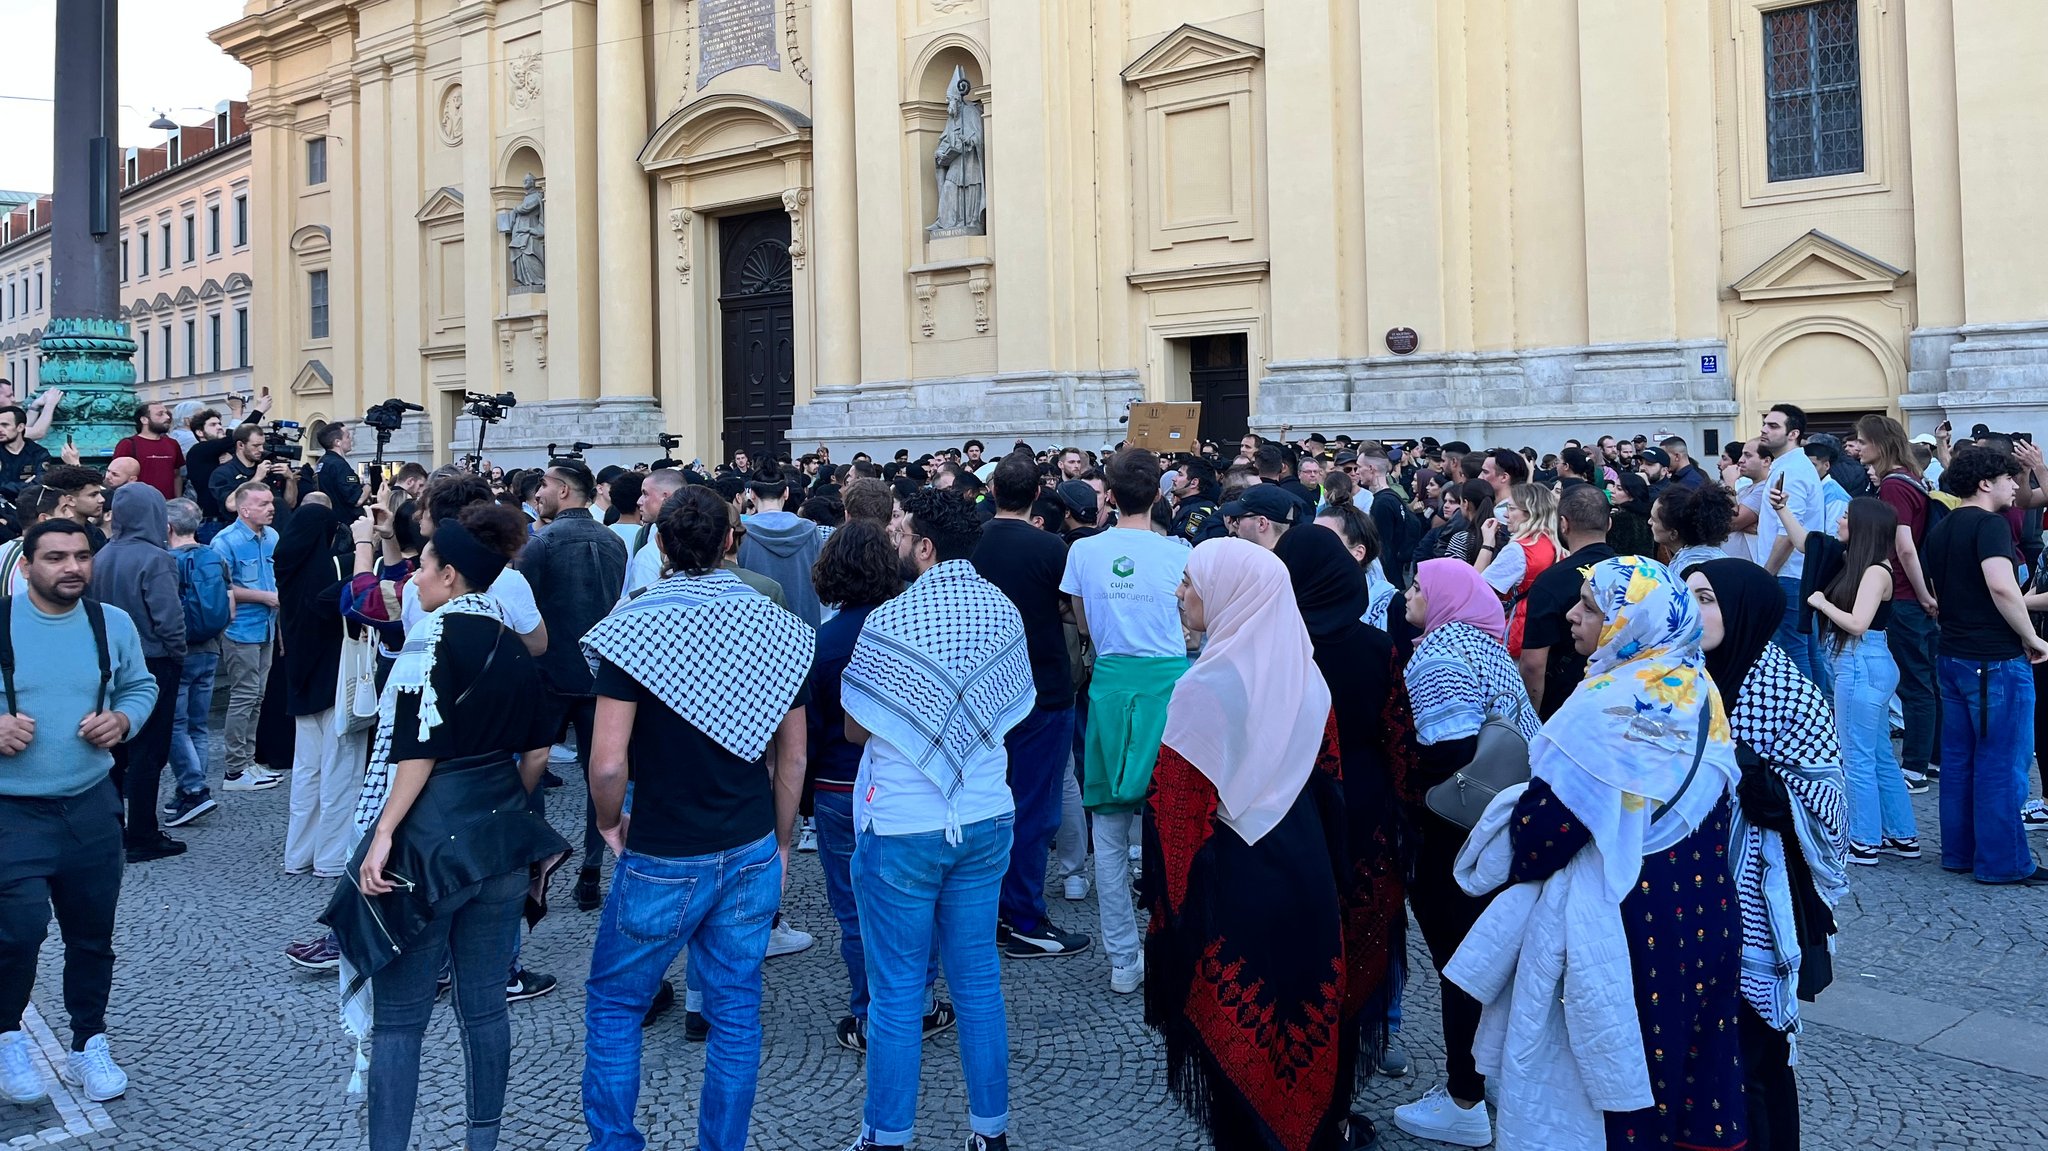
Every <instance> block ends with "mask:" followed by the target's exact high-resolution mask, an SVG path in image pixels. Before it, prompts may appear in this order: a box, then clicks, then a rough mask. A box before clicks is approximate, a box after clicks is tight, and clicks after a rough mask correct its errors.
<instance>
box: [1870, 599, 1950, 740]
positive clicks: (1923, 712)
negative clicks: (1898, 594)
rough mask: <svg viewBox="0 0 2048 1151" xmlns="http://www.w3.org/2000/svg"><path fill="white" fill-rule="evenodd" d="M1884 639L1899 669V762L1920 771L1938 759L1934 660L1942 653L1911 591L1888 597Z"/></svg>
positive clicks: (1936, 632)
mask: <svg viewBox="0 0 2048 1151" xmlns="http://www.w3.org/2000/svg"><path fill="white" fill-rule="evenodd" d="M1884 638H1885V643H1886V644H1887V645H1889V646H1890V647H1891V649H1892V662H1893V663H1895V664H1897V665H1898V668H1899V711H1900V713H1901V716H1902V717H1903V718H1904V720H1905V724H1904V726H1905V729H1906V738H1905V741H1904V743H1903V744H1902V745H1901V746H1900V748H1899V766H1901V767H1903V768H1905V769H1906V770H1907V771H1917V772H1923V773H1924V772H1925V771H1926V770H1927V765H1928V764H1930V763H1940V762H1941V682H1940V681H1939V679H1937V678H1936V676H1935V674H1934V662H1935V660H1936V659H1937V658H1938V657H1939V656H1940V654H1941V625H1940V624H1937V623H1935V622H1934V617H1933V616H1930V615H1928V614H1927V609H1926V608H1924V607H1921V606H1920V601H1919V600H1916V599H1914V598H1912V597H1911V596H1908V597H1906V598H1905V599H1895V600H1893V601H1892V623H1891V626H1890V627H1889V628H1886V629H1885V633H1884Z"/></svg>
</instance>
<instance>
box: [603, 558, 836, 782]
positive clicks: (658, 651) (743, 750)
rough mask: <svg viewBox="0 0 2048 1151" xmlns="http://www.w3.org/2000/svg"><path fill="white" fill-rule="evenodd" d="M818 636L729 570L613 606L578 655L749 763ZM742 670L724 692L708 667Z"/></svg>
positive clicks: (668, 583) (662, 586)
mask: <svg viewBox="0 0 2048 1151" xmlns="http://www.w3.org/2000/svg"><path fill="white" fill-rule="evenodd" d="M817 644H818V633H817V632H816V631H813V630H812V629H811V626H810V625H809V624H807V623H805V622H804V621H803V620H801V619H798V618H797V617H796V616H795V615H794V614H792V613H790V612H788V611H785V610H784V609H782V608H779V607H777V606H775V603H774V601H773V600H770V599H769V598H768V597H767V596H764V595H762V594H761V593H760V592H757V591H755V590H754V589H753V588H750V587H748V586H747V585H746V584H744V583H742V582H741V581H740V579H739V577H738V576H735V575H733V574H732V573H731V572H729V571H724V570H718V571H713V572H710V573H708V574H705V575H695V576H693V575H672V576H669V577H668V578H667V579H664V580H662V581H661V582H660V583H657V584H655V585H654V586H652V587H650V588H648V589H647V590H646V591H644V592H641V593H640V594H639V595H638V596H636V597H634V598H633V599H631V600H628V601H626V602H625V603H622V604H620V605H619V606H618V607H617V608H615V609H613V611H612V613H611V614H610V615H608V616H606V617H605V618H603V619H602V620H599V621H598V622H597V626H595V627H593V628H591V629H590V632H589V634H588V635H585V636H584V637H583V654H584V657H585V658H586V659H588V660H589V661H590V665H591V668H592V669H593V670H595V669H596V667H597V663H598V661H599V660H604V661H606V662H609V663H611V664H614V665H615V666H617V667H618V668H619V669H620V670H622V671H624V672H625V673H626V674H627V675H629V676H632V677H633V680H634V682H636V683H638V684H640V685H641V686H642V687H645V688H646V689H647V690H648V691H651V692H653V693H654V696H655V698H656V699H659V700H660V701H661V702H662V703H663V704H665V705H667V707H668V708H669V710H671V711H673V712H675V713H676V714H677V715H679V716H681V717H683V719H684V720H685V721H686V722H688V723H689V724H690V726H692V727H694V728H696V729H697V730H698V731H701V732H703V733H704V734H705V735H706V736H707V737H709V738H710V739H711V741H712V742H714V743H716V744H718V745H719V746H720V747H722V748H724V749H725V750H727V751H729V752H731V753H733V754H734V755H736V756H739V757H740V758H741V759H747V760H754V759H759V758H761V756H762V755H763V754H764V753H765V752H766V751H767V750H768V742H769V740H770V739H772V738H774V735H775V729H776V727H777V726H779V725H780V724H781V723H782V717H783V716H785V715H787V714H788V713H789V705H790V701H791V700H793V699H795V698H796V694H797V689H798V688H799V687H801V686H802V685H803V681H804V680H805V679H806V678H807V677H809V675H810V674H811V658H812V656H813V655H814V654H815V652H816V650H817ZM730 668H745V669H746V670H747V676H748V679H747V686H748V688H749V689H750V690H745V691H734V690H733V684H732V678H731V676H729V675H724V674H712V673H713V672H715V671H717V670H718V669H730Z"/></svg>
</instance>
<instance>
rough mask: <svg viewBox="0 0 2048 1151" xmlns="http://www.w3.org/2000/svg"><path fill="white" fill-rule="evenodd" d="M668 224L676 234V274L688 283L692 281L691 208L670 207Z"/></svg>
mask: <svg viewBox="0 0 2048 1151" xmlns="http://www.w3.org/2000/svg"><path fill="white" fill-rule="evenodd" d="M668 226H669V227H670V228H671V229H672V230H674V232H675V234H676V274H677V275H679V276H681V277H682V278H683V283H685V284H687V283H689V282H690V210H689V209H688V208H670V209H669V212H668Z"/></svg>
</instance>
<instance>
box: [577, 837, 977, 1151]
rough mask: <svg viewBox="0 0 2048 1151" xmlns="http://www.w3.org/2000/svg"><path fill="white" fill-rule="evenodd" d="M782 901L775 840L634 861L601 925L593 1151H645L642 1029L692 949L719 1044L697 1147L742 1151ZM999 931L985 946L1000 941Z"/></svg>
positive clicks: (590, 1117) (589, 1032) (592, 1020)
mask: <svg viewBox="0 0 2048 1151" xmlns="http://www.w3.org/2000/svg"><path fill="white" fill-rule="evenodd" d="M781 903H782V861H781V858H780V857H779V856H778V855H777V854H776V850H775V834H774V833H773V832H770V833H769V834H767V835H764V836H762V837H761V838H760V839H757V840H755V841H754V842H752V843H750V844H747V845H746V846H744V847H736V848H733V849H732V850H730V851H723V852H719V853H717V854H715V855H696V856H691V857H689V858H687V859H663V858H660V857H657V856H652V855H639V854H635V853H634V852H632V851H628V852H626V854H625V856H624V857H623V858H621V859H620V860H619V862H618V866H617V867H616V868H614V869H613V872H612V889H611V892H610V894H608V895H607V896H606V898H605V901H604V914H603V917H602V918H601V919H599V920H598V926H597V946H596V949H595V950H594V951H593V952H592V953H591V956H590V981H589V982H588V983H587V984H586V985H585V987H586V990H587V992H588V997H587V999H586V1000H585V1002H584V1006H583V1028H584V1039H583V1120H584V1123H585V1124H586V1125H587V1126H588V1127H589V1128H590V1146H591V1149H592V1151H641V1149H642V1148H644V1147H646V1146H647V1140H646V1138H645V1137H644V1136H642V1135H641V1134H640V1132H639V1131H638V1130H637V1129H636V1128H635V1127H634V1126H633V1111H634V1108H635V1107H636V1106H638V1104H639V1100H640V1024H641V1021H642V1020H643V1019H644V1018H646V1015H647V1009H648V1008H649V1007H651V1006H653V1005H654V996H655V993H656V992H657V991H658V990H659V989H660V987H661V978H662V976H663V975H665V974H666V973H667V972H668V969H669V965H670V964H672V963H674V962H675V960H676V956H678V955H680V954H682V951H683V948H684V947H688V948H689V949H690V976H689V977H690V982H691V983H692V984H694V985H695V986H696V987H698V988H700V989H701V990H702V991H703V993H704V1018H705V1019H706V1021H707V1022H709V1023H710V1025H711V1035H710V1038H709V1041H708V1042H707V1044H706V1046H705V1053H704V1086H703V1088H702V1090H701V1091H700V1093H699V1095H698V1099H697V1145H698V1146H699V1147H700V1148H702V1149H703V1151H743V1149H744V1148H745V1147H746V1145H747V1127H748V1122H749V1120H750V1119H751V1118H752V1115H753V1110H754V1091H755V1086H756V1082H757V1080H758V1079H759V1076H760V1070H761V964H762V962H763V961H764V960H765V959H767V957H768V927H769V925H770V924H771V923H772V922H773V921H774V919H775V912H776V910H777V909H778V908H779V907H780V906H781ZM994 931H995V928H994V927H990V928H989V932H988V936H987V938H984V939H983V941H982V942H983V944H984V946H985V949H986V950H989V951H990V954H991V955H993V954H994V951H993V949H992V948H986V944H987V942H988V939H990V938H994Z"/></svg>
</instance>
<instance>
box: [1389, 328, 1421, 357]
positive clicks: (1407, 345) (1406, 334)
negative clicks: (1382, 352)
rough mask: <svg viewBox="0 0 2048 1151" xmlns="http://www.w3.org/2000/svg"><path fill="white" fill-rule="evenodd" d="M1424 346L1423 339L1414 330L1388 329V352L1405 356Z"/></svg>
mask: <svg viewBox="0 0 2048 1151" xmlns="http://www.w3.org/2000/svg"><path fill="white" fill-rule="evenodd" d="M1421 346H1422V337H1421V336H1418V335H1416V334H1415V329H1414V328H1388V329H1387V350H1388V351H1390V352H1392V353H1394V354H1395V355H1397V356H1405V355H1408V354H1409V353H1411V352H1413V351H1414V350H1415V349H1416V348H1419V347H1421Z"/></svg>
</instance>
